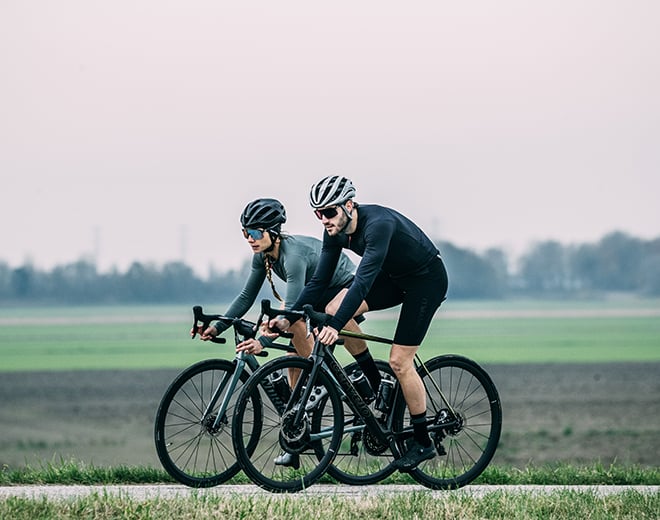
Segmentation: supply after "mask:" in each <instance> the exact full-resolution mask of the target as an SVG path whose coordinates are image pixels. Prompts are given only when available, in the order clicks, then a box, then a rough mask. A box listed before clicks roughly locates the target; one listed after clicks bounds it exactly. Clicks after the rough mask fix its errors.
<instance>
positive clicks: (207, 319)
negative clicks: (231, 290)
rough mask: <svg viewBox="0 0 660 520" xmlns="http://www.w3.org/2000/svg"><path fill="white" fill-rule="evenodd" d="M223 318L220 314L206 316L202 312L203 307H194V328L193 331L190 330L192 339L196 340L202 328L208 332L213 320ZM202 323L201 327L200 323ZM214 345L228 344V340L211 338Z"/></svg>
mask: <svg viewBox="0 0 660 520" xmlns="http://www.w3.org/2000/svg"><path fill="white" fill-rule="evenodd" d="M221 317H222V316H220V315H218V314H204V311H203V310H202V307H201V306H200V305H195V306H194V307H193V320H194V321H193V326H192V329H190V339H195V337H196V336H197V332H198V330H199V329H200V328H201V329H202V330H206V329H207V328H208V327H209V325H211V322H212V321H213V320H217V319H219V318H221ZM200 322H201V324H202V325H201V327H200V325H199V323H200ZM211 342H212V343H220V344H222V343H227V340H226V339H225V338H218V337H215V338H211Z"/></svg>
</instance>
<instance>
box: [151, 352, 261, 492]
mask: <svg viewBox="0 0 660 520" xmlns="http://www.w3.org/2000/svg"><path fill="white" fill-rule="evenodd" d="M235 372H236V365H235V364H234V363H232V362H231V361H227V360H224V359H208V360H205V361H201V362H199V363H196V364H194V365H192V366H190V367H188V368H187V369H185V370H184V371H183V372H181V373H180V374H179V375H178V376H177V377H176V379H174V381H173V382H172V383H171V384H170V386H169V388H168V389H167V391H166V392H165V394H164V395H163V398H162V399H161V402H160V406H159V407H158V411H157V413H156V421H155V426H154V440H155V443H156V452H157V453H158V458H159V459H160V462H161V464H162V465H163V467H164V468H165V470H166V471H167V472H168V473H169V474H170V475H171V476H172V477H173V478H174V479H176V480H177V481H178V482H180V483H181V484H185V485H186V486H191V487H196V488H204V487H211V486H217V485H218V484H222V483H223V482H225V481H227V480H229V479H230V478H231V477H233V476H234V475H236V474H237V473H238V472H239V471H240V469H241V468H240V465H239V464H238V461H237V460H236V456H235V454H234V451H233V449H232V442H231V420H232V415H233V412H234V407H235V405H236V400H237V398H238V394H239V391H240V390H241V388H242V387H243V385H244V384H245V383H246V382H247V380H248V377H249V374H248V373H247V372H245V371H243V372H242V373H241V375H240V377H239V378H238V379H237V380H236V381H235V382H234V383H235V389H234V391H233V393H232V395H230V396H228V397H229V401H228V406H227V407H226V409H225V410H224V412H222V411H220V410H219V407H220V405H221V403H222V402H223V399H224V398H225V396H226V393H227V391H228V390H229V389H230V388H231V383H232V380H233V378H234V377H235ZM219 387H222V388H223V390H222V393H221V395H220V397H219V399H217V400H216V403H215V405H214V407H213V408H212V409H211V410H209V413H207V414H206V415H204V412H205V411H206V409H207V408H208V405H209V403H210V401H211V399H212V397H213V395H214V393H215V392H216V390H217V389H218V388H219ZM252 406H253V407H254V408H258V406H259V404H258V403H253V404H252ZM219 415H221V416H220V417H219V420H217V419H218V416H219Z"/></svg>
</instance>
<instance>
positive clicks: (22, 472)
mask: <svg viewBox="0 0 660 520" xmlns="http://www.w3.org/2000/svg"><path fill="white" fill-rule="evenodd" d="M321 482H323V483H334V482H335V481H334V480H333V479H332V478H330V477H328V476H325V477H324V478H323V479H322V480H321ZM166 483H176V482H175V481H174V480H173V479H172V477H170V476H169V475H168V474H167V473H166V472H165V471H164V470H161V469H155V468H147V467H129V466H117V467H109V468H106V467H96V466H94V465H88V464H84V463H81V462H77V461H60V462H59V463H57V464H55V463H46V464H42V465H41V466H39V467H31V466H25V467H21V468H18V469H10V468H3V469H2V471H0V485H3V486H11V485H26V484H35V485H36V484H59V485H67V484H79V485H106V484H107V485H110V484H166ZM248 483H249V480H248V479H247V477H245V475H243V474H242V473H239V474H238V475H237V476H236V477H234V478H232V479H231V480H229V481H228V482H227V484H248ZM414 483H415V482H414V481H413V480H412V479H411V478H410V476H408V475H406V474H403V473H394V474H393V475H392V476H390V477H388V478H387V479H385V480H383V481H382V484H414ZM474 484H485V485H488V484H490V485H524V484H534V485H648V486H654V485H660V468H646V467H645V468H642V467H638V466H617V465H610V466H604V465H602V464H599V463H595V464H593V465H591V466H582V467H576V466H573V465H569V464H556V465H542V466H536V467H535V466H529V467H526V468H524V469H519V468H514V467H501V466H489V467H488V468H486V470H485V471H484V472H483V473H482V474H481V476H480V477H479V478H478V479H477V480H475V482H474ZM0 518H2V516H0Z"/></svg>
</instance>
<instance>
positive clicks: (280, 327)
mask: <svg viewBox="0 0 660 520" xmlns="http://www.w3.org/2000/svg"><path fill="white" fill-rule="evenodd" d="M290 326H291V323H289V320H287V319H286V318H282V317H280V316H278V317H277V318H273V319H272V320H270V321H269V322H264V323H262V324H261V334H262V335H264V336H266V337H267V338H276V337H278V336H279V335H280V333H281V332H286V331H287V330H289V327H290Z"/></svg>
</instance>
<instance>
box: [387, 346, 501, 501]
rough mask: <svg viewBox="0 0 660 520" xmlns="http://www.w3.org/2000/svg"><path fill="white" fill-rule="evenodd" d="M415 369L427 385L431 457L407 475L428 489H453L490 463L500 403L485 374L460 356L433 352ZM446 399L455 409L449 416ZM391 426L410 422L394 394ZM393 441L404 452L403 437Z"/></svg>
mask: <svg viewBox="0 0 660 520" xmlns="http://www.w3.org/2000/svg"><path fill="white" fill-rule="evenodd" d="M424 365H425V366H421V367H419V368H418V373H419V375H420V377H421V378H422V381H423V383H424V387H425V388H426V408H427V411H426V413H427V418H428V421H429V433H430V436H431V440H432V441H433V443H434V446H435V448H436V456H435V457H434V458H433V459H430V460H427V461H424V462H422V463H421V464H419V466H417V467H416V468H415V469H414V470H412V471H411V472H410V475H411V476H412V477H413V478H414V479H415V480H416V481H417V482H419V483H420V484H423V485H424V486H426V487H429V488H431V489H456V488H459V487H462V486H465V485H467V484H469V483H470V482H472V481H473V480H474V479H475V478H477V477H478V476H479V475H480V474H481V473H482V472H483V470H484V469H486V466H488V464H489V463H490V461H491V459H492V458H493V455H494V454H495V450H496V449H497V443H498V442H499V439H500V433H501V430H502V408H501V404H500V398H499V395H498V393H497V389H496V388H495V385H494V384H493V381H492V380H491V378H490V376H489V375H488V374H487V373H486V371H485V370H483V369H482V368H481V367H480V366H479V365H478V364H477V363H475V362H474V361H472V360H470V359H467V358H465V357H462V356H456V355H445V356H438V357H435V358H433V359H431V360H429V361H427V362H426V363H425V364H424ZM438 390H440V391H441V392H442V395H444V397H445V398H446V399H447V400H448V401H449V404H450V405H451V408H452V409H453V410H454V412H455V413H456V414H457V416H456V418H452V417H451V413H450V411H449V407H448V406H447V404H446V403H445V402H444V400H443V399H442V397H441V395H440V392H439V391H438ZM393 413H394V414H395V416H394V418H393V419H394V431H395V432H396V431H399V432H400V431H402V429H403V428H404V425H408V424H409V423H410V415H409V412H408V407H407V406H406V404H405V401H404V400H403V398H402V396H399V397H398V398H397V401H396V403H395V409H394V412H393ZM397 446H398V448H399V450H400V451H401V453H404V452H405V451H406V446H405V441H404V437H403V436H402V437H400V440H399V441H398V443H397Z"/></svg>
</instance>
